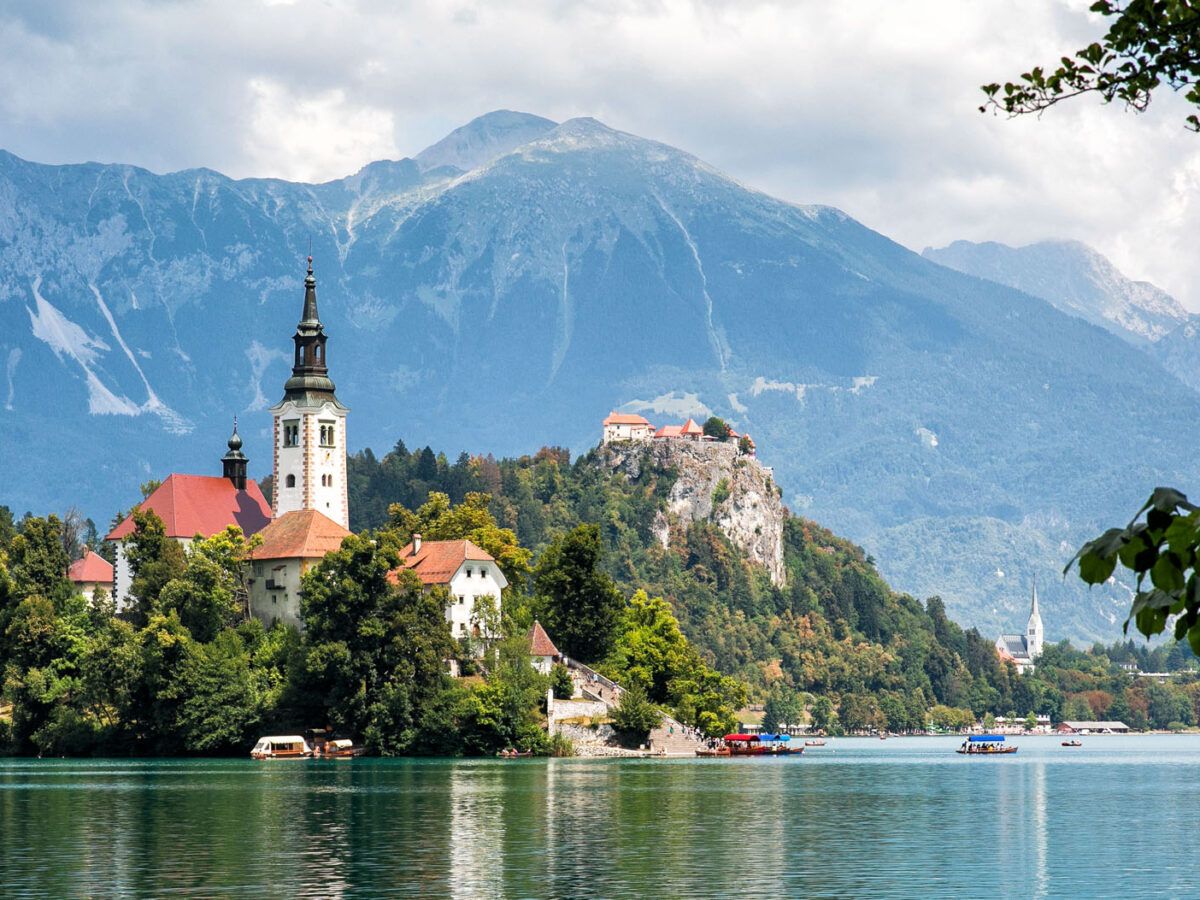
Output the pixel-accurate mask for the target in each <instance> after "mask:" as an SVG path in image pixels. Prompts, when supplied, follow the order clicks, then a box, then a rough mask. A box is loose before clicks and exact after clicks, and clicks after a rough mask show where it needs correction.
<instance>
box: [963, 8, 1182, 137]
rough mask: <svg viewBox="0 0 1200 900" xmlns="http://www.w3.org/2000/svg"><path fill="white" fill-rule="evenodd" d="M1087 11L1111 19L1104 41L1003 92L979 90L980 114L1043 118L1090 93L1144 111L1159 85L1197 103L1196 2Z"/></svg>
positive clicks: (993, 88)
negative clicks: (981, 97) (984, 98)
mask: <svg viewBox="0 0 1200 900" xmlns="http://www.w3.org/2000/svg"><path fill="white" fill-rule="evenodd" d="M1091 10H1092V12H1098V13H1100V14H1101V15H1104V16H1106V17H1108V18H1110V19H1111V20H1112V21H1111V22H1110V24H1109V28H1108V31H1107V33H1106V34H1105V35H1104V37H1103V38H1101V39H1100V40H1099V41H1094V42H1093V43H1091V44H1089V45H1088V46H1086V47H1084V48H1083V49H1081V50H1077V51H1076V52H1075V55H1074V57H1069V56H1064V57H1063V58H1062V60H1061V63H1060V64H1059V65H1058V66H1057V67H1056V68H1054V69H1053V70H1052V71H1050V72H1049V73H1047V72H1046V70H1045V69H1044V68H1043V67H1041V66H1036V67H1034V68H1033V69H1030V70H1029V71H1028V72H1025V73H1024V74H1023V75H1021V77H1020V79H1019V80H1018V81H1017V82H1015V83H1014V82H1008V83H1006V84H1005V85H1004V86H1003V89H1002V88H1001V86H1000V85H999V84H987V85H984V86H983V92H984V93H985V94H986V95H987V102H986V103H984V105H983V106H981V107H980V111H981V112H984V111H986V110H988V109H995V110H1002V111H1004V112H1005V113H1007V114H1008V115H1010V116H1018V115H1025V114H1028V113H1040V112H1042V111H1043V110H1046V109H1048V108H1050V107H1051V106H1053V105H1055V104H1056V103H1059V102H1061V101H1063V100H1068V99H1070V98H1072V97H1078V96H1080V95H1082V94H1088V93H1095V94H1099V95H1100V97H1102V98H1103V100H1104V102H1105V103H1111V102H1113V101H1120V102H1122V103H1124V104H1125V106H1126V108H1127V109H1133V110H1136V111H1137V112H1142V111H1144V110H1145V109H1146V108H1147V107H1148V106H1149V105H1150V99H1151V96H1152V95H1153V94H1154V92H1155V91H1156V90H1158V89H1159V88H1161V87H1163V86H1166V87H1168V88H1170V89H1171V90H1173V91H1175V92H1177V93H1178V92H1181V91H1182V92H1183V94H1184V98H1185V99H1186V100H1187V101H1188V102H1189V103H1191V104H1193V105H1195V106H1200V5H1198V4H1196V3H1195V2H1194V0H1099V2H1096V3H1093V4H1092V6H1091ZM1186 121H1187V127H1188V128H1189V129H1191V130H1192V131H1200V117H1198V116H1196V115H1195V114H1193V115H1189V116H1188V117H1187V120H1186Z"/></svg>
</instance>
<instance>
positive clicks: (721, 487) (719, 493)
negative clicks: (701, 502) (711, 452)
mask: <svg viewBox="0 0 1200 900" xmlns="http://www.w3.org/2000/svg"><path fill="white" fill-rule="evenodd" d="M728 499H729V479H728V478H722V479H721V480H720V481H718V482H717V486H716V487H715V488H713V492H712V502H713V506H720V505H721V504H722V503H724V502H725V501H726V500H728Z"/></svg>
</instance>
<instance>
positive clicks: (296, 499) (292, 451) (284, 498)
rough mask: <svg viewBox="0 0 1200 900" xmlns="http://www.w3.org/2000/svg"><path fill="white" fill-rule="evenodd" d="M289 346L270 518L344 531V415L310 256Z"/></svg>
mask: <svg viewBox="0 0 1200 900" xmlns="http://www.w3.org/2000/svg"><path fill="white" fill-rule="evenodd" d="M292 340H293V341H295V343H296V356H295V362H294V365H293V366H292V377H291V378H289V379H288V380H287V383H286V384H285V385H284V386H283V388H284V391H283V399H282V400H280V401H279V403H277V404H276V405H275V406H273V407H271V415H272V416H273V417H274V419H275V466H274V488H273V498H272V499H273V501H274V506H275V516H276V517H277V518H278V517H279V516H281V515H283V514H284V513H287V512H291V511H292V510H296V509H315V510H317V511H318V512H320V513H324V514H325V515H326V516H328V517H329V518H331V519H333V521H335V522H338V523H339V524H341V525H342V527H344V528H349V527H350V509H349V504H348V501H347V496H346V413H348V412H349V410H348V409H347V408H346V407H344V406H342V404H341V403H339V402H338V399H337V397H336V396H335V395H334V387H333V382H332V381H331V380H330V378H329V367H328V365H327V360H326V357H325V342H326V340H327V337H326V334H325V328H324V326H323V325H321V320H320V318H319V317H318V315H317V279H316V278H315V277H313V268H312V257H311V256H310V257H309V258H308V273H307V274H306V275H305V277H304V310H303V312H302V313H301V315H300V323H299V324H298V325H297V326H296V334H295V336H294V337H293V338H292ZM239 441H240V439H239Z"/></svg>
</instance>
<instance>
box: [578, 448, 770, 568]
mask: <svg viewBox="0 0 1200 900" xmlns="http://www.w3.org/2000/svg"><path fill="white" fill-rule="evenodd" d="M598 459H599V463H600V465H603V466H604V467H606V468H607V469H609V470H610V471H614V472H616V471H620V472H623V473H624V474H625V476H626V477H627V478H629V479H630V480H631V481H637V480H638V479H639V478H640V477H641V476H642V473H643V472H644V471H645V470H646V469H648V468H653V469H656V470H660V471H667V470H674V471H675V473H676V476H677V477H676V479H675V483H674V485H673V486H672V487H671V492H670V495H669V496H668V498H667V509H666V511H665V514H664V513H659V515H658V516H657V517H656V518H655V520H654V525H653V531H654V535H655V537H657V538H658V539H659V541H660V542H661V543H662V545H663V547H667V546H668V545H669V542H670V525H671V523H672V522H677V523H679V524H681V525H685V526H686V525H689V524H691V523H692V522H712V523H713V524H715V525H716V526H717V527H718V528H720V529H721V531H723V532H724V533H725V535H726V536H727V537H728V538H729V540H730V541H731V542H732V543H733V545H734V546H735V547H737V548H738V549H740V550H741V551H742V552H743V553H745V554H746V556H747V558H749V559H750V560H751V562H754V563H757V564H758V565H761V566H763V567H764V568H765V569H766V570H767V572H768V573H770V576H771V581H772V583H773V584H776V585H782V584H783V583H784V579H785V573H784V566H783V522H784V519H785V517H786V516H787V508H786V507H785V506H784V505H783V502H782V501H781V500H780V499H779V493H780V492H779V490H778V489H777V488H776V486H775V482H774V479H773V478H772V473H771V470H770V469H767V468H765V467H764V466H762V465H761V464H760V463H759V462H758V460H757V459H755V458H754V457H752V456H745V455H743V454H740V453H739V452H738V448H737V445H736V444H734V443H732V442H722V443H717V442H711V441H687V440H656V441H652V442H649V443H638V442H632V441H627V442H617V443H613V444H607V445H605V446H602V447H601V448H600V450H599V454H598Z"/></svg>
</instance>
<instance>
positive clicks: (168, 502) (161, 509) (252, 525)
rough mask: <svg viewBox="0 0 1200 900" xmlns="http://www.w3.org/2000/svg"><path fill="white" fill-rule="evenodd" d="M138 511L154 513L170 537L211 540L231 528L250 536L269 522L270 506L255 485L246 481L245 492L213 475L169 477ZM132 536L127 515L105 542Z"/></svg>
mask: <svg viewBox="0 0 1200 900" xmlns="http://www.w3.org/2000/svg"><path fill="white" fill-rule="evenodd" d="M138 509H148V510H153V511H154V512H155V513H157V514H158V517H159V518H160V519H162V520H163V524H164V525H165V526H166V531H167V535H168V536H169V537H173V538H191V537H195V536H196V535H200V536H201V537H212V536H213V535H214V534H217V533H218V532H221V531H224V530H225V529H226V528H227V527H228V526H230V525H237V526H238V527H239V528H241V529H242V533H243V534H244V535H246V537H249V536H250V535H252V534H257V533H258V532H260V531H262V530H263V529H264V528H266V527H267V524H268V523H269V522H270V521H271V507H270V506H269V505H268V504H267V498H266V497H264V496H263V494H262V491H260V490H259V489H258V485H257V484H255V483H254V482H253V481H247V482H246V489H245V490H244V491H239V490H238V489H237V488H235V487H234V486H233V482H231V481H230V480H229V479H228V478H222V477H219V476H215V475H179V474H171V475H168V476H167V480H166V481H164V482H163V483H162V484H160V485H159V486H158V489H157V490H155V492H154V493H153V494H151V495H150V496H149V497H147V498H146V499H145V500H143V501H142V502H141V503H139V504H138ZM132 533H133V516H132V515H130V516H128V517H126V519H125V521H124V522H122V523H121V524H120V525H118V526H117V527H116V528H114V529H113V530H112V531H110V532H109V533H108V537H107V540H110V541H119V540H122V539H123V538H126V537H128V536H129V535H130V534H132Z"/></svg>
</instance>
